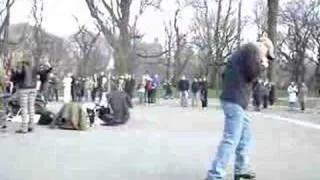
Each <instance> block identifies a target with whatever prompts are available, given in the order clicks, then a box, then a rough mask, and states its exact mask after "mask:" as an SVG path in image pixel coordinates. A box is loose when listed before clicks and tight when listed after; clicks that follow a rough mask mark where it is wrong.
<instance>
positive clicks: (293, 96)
mask: <svg viewBox="0 0 320 180" xmlns="http://www.w3.org/2000/svg"><path fill="white" fill-rule="evenodd" d="M287 92H288V101H289V108H290V110H292V109H293V108H295V107H296V106H297V102H299V105H300V109H301V110H302V111H304V110H305V101H306V97H307V93H308V87H307V86H306V84H305V83H301V84H300V86H298V85H297V84H296V83H295V82H291V83H290V85H289V86H288V89H287Z"/></svg>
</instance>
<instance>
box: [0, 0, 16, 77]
mask: <svg viewBox="0 0 320 180" xmlns="http://www.w3.org/2000/svg"><path fill="white" fill-rule="evenodd" d="M14 2H15V0H6V1H3V2H2V3H3V4H1V3H0V59H3V61H1V63H3V67H4V69H5V74H7V75H8V74H9V69H10V61H11V60H10V57H9V52H8V43H9V41H8V37H9V25H10V9H11V7H12V5H13V4H14Z"/></svg>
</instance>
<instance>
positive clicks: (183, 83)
mask: <svg viewBox="0 0 320 180" xmlns="http://www.w3.org/2000/svg"><path fill="white" fill-rule="evenodd" d="M189 86H190V84H189V81H188V80H180V81H179V84H178V88H179V91H188V90H189V88H190V87H189Z"/></svg>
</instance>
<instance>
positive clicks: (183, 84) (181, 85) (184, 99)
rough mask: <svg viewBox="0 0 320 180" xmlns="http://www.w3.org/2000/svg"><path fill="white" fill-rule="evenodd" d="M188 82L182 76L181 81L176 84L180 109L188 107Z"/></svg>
mask: <svg viewBox="0 0 320 180" xmlns="http://www.w3.org/2000/svg"><path fill="white" fill-rule="evenodd" d="M189 86H190V84H189V81H188V80H187V79H186V77H185V76H182V78H181V80H180V81H179V82H178V89H179V91H180V104H181V106H182V107H187V106H188V91H189V88H190V87H189Z"/></svg>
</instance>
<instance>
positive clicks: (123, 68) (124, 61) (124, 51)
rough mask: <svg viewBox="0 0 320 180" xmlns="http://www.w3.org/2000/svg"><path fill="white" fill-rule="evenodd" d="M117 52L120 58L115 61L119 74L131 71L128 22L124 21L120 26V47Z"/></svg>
mask: <svg viewBox="0 0 320 180" xmlns="http://www.w3.org/2000/svg"><path fill="white" fill-rule="evenodd" d="M118 50H119V52H118V53H117V55H118V59H117V61H116V62H115V66H116V70H117V72H118V73H119V74H122V75H123V74H125V73H129V66H128V65H129V58H130V35H129V30H128V23H126V22H123V23H122V24H121V26H120V48H119V49H118Z"/></svg>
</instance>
